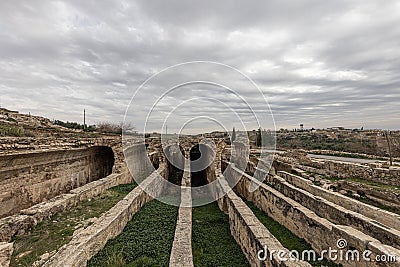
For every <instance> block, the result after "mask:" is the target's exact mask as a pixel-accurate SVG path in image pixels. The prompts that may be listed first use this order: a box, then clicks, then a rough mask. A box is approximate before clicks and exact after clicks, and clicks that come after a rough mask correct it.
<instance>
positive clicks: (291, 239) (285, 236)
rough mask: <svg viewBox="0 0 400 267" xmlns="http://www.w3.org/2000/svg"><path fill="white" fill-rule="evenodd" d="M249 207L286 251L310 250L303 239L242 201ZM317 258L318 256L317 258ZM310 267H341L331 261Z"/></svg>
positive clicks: (317, 262) (253, 206)
mask: <svg viewBox="0 0 400 267" xmlns="http://www.w3.org/2000/svg"><path fill="white" fill-rule="evenodd" d="M244 201H245V202H246V204H247V206H249V208H250V209H251V210H252V211H253V213H254V215H256V217H257V218H258V219H259V220H260V222H261V223H262V224H264V225H265V227H267V229H268V230H269V231H270V232H271V234H273V235H274V236H275V237H276V238H277V239H278V241H279V242H280V243H281V244H282V245H283V246H284V247H285V248H287V249H288V250H296V251H298V252H299V253H300V255H301V252H302V251H305V250H311V249H312V247H311V245H310V244H308V243H307V242H306V241H305V240H304V239H302V238H299V237H297V236H296V235H295V234H293V233H292V232H291V231H290V230H289V229H287V228H286V227H285V226H283V225H281V224H280V223H278V222H277V221H275V220H274V219H272V218H271V217H269V216H268V215H266V214H265V213H264V212H263V211H262V210H260V209H259V208H257V207H256V206H255V205H254V204H253V203H252V202H250V201H246V200H244ZM318 257H319V256H318ZM308 262H309V263H310V264H311V265H312V266H332V267H338V266H341V265H339V264H336V263H333V262H331V261H327V260H325V259H324V260H323V261H315V262H314V261H308Z"/></svg>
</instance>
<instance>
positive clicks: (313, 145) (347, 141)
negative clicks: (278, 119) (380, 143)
mask: <svg viewBox="0 0 400 267" xmlns="http://www.w3.org/2000/svg"><path fill="white" fill-rule="evenodd" d="M277 146H278V147H280V148H295V149H299V148H300V149H306V150H314V149H321V150H333V151H346V152H351V153H366V154H375V153H376V151H377V145H376V142H374V141H372V140H368V139H364V140H362V141H361V139H355V138H338V139H334V138H329V137H327V136H320V135H315V134H301V135H300V134H299V135H291V136H289V135H278V136H277Z"/></svg>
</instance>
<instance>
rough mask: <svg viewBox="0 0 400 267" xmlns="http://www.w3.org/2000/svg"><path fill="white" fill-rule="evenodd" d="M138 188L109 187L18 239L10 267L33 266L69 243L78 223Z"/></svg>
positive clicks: (131, 186) (105, 209)
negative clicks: (43, 257)
mask: <svg viewBox="0 0 400 267" xmlns="http://www.w3.org/2000/svg"><path fill="white" fill-rule="evenodd" d="M135 187H136V184H126V185H119V186H116V187H113V188H110V189H109V190H107V191H106V192H104V193H102V194H101V195H99V196H97V197H95V198H93V199H91V200H90V201H89V200H87V201H83V202H81V203H79V204H78V205H77V206H75V207H73V208H71V209H69V210H67V211H64V212H61V213H59V214H56V215H54V216H52V217H51V218H50V219H49V220H46V221H42V222H40V223H39V224H38V225H36V226H34V227H33V228H32V229H29V231H27V232H26V233H24V234H22V235H19V236H17V237H15V238H14V240H13V242H14V253H13V256H12V258H11V266H31V265H32V264H33V262H35V261H36V260H38V259H39V257H40V256H41V255H43V254H44V253H46V252H51V251H53V250H56V249H58V248H59V247H61V246H62V245H64V244H66V243H68V242H69V241H70V240H71V238H72V235H73V233H74V230H75V227H76V226H77V225H78V224H81V223H82V222H84V221H85V220H87V219H89V218H93V217H99V216H100V215H101V214H102V213H104V212H105V211H107V210H109V209H110V208H112V207H113V206H114V205H115V204H116V203H117V202H118V201H120V200H121V199H122V198H124V197H125V196H126V195H127V194H128V193H129V192H130V191H132V190H133V189H134V188H135ZM21 255H24V256H22V257H21Z"/></svg>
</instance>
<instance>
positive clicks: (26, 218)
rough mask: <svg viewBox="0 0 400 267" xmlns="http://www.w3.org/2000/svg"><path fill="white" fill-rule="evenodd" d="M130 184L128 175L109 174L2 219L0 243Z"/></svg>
mask: <svg viewBox="0 0 400 267" xmlns="http://www.w3.org/2000/svg"><path fill="white" fill-rule="evenodd" d="M132 182H133V180H132V177H131V175H130V174H129V173H120V174H111V175H109V176H107V177H105V178H103V179H100V180H97V181H94V182H91V183H88V184H86V185H84V186H81V187H79V188H76V189H73V190H71V191H70V192H69V193H66V194H62V195H59V196H57V197H55V198H52V199H50V200H48V201H46V202H42V203H39V204H36V205H34V206H32V207H30V208H28V209H24V210H21V211H20V212H19V214H15V215H11V216H8V217H5V218H2V219H0V242H2V241H5V242H9V241H11V239H12V237H13V236H15V235H18V234H20V233H23V232H24V231H26V230H27V229H29V228H31V227H33V226H35V225H36V224H38V223H39V222H41V221H42V220H46V219H49V218H50V217H51V216H52V215H54V214H56V213H58V212H62V211H64V210H67V209H69V208H70V207H72V206H75V205H76V204H77V203H78V202H80V201H84V200H87V199H89V198H92V197H94V196H97V195H99V194H100V193H102V192H104V191H105V190H107V189H109V188H111V187H113V186H117V185H119V184H127V183H132Z"/></svg>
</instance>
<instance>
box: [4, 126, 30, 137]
mask: <svg viewBox="0 0 400 267" xmlns="http://www.w3.org/2000/svg"><path fill="white" fill-rule="evenodd" d="M0 136H14V137H21V136H25V132H24V129H23V128H22V127H17V126H7V125H0Z"/></svg>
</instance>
